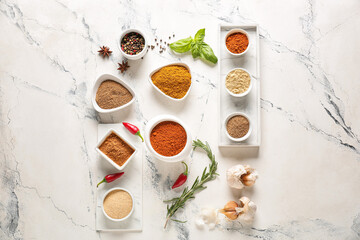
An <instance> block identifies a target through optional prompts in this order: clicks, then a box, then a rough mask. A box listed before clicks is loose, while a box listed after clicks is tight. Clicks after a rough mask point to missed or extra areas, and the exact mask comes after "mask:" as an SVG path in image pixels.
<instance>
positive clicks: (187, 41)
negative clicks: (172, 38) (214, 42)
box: [170, 28, 218, 63]
mask: <svg viewBox="0 0 360 240" xmlns="http://www.w3.org/2000/svg"><path fill="white" fill-rule="evenodd" d="M204 37H205V28H203V29H200V30H199V31H197V33H196V34H195V37H194V38H192V37H188V38H184V39H181V40H179V41H176V42H173V43H171V44H170V48H171V50H173V51H174V52H178V53H185V52H188V51H191V54H192V56H193V58H197V57H200V58H202V59H204V60H207V61H209V62H212V63H217V61H218V59H217V57H216V56H215V54H214V52H213V50H212V49H211V47H210V46H209V45H208V44H206V43H205V42H204Z"/></svg>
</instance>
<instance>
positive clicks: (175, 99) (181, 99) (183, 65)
mask: <svg viewBox="0 0 360 240" xmlns="http://www.w3.org/2000/svg"><path fill="white" fill-rule="evenodd" d="M172 65H175V66H182V67H185V68H186V69H187V70H189V73H190V76H191V78H190V80H191V83H190V87H189V89H188V91H187V93H186V94H185V96H184V97H182V98H173V97H170V96H168V95H166V94H165V93H163V92H162V91H161V90H160V89H159V88H158V87H157V86H155V84H154V83H153V81H152V80H151V77H152V75H154V73H156V72H157V71H159V70H160V69H161V68H163V67H167V66H172ZM149 82H150V84H151V85H152V86H153V87H154V88H155V89H156V90H157V91H158V92H160V93H161V94H162V95H163V96H165V97H167V98H169V99H171V100H173V101H175V102H181V101H183V100H184V99H185V98H186V97H187V96H188V95H189V92H190V90H191V86H192V74H191V71H190V68H189V66H188V65H187V64H185V63H180V62H178V63H170V64H166V65H164V66H161V67H158V68H157V69H155V70H154V71H152V72H151V73H150V74H149Z"/></svg>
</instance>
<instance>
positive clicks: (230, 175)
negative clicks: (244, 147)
mask: <svg viewBox="0 0 360 240" xmlns="http://www.w3.org/2000/svg"><path fill="white" fill-rule="evenodd" d="M226 177H227V182H228V185H229V186H230V187H232V188H236V189H242V188H244V186H248V187H249V186H252V185H254V183H255V181H256V179H257V178H258V173H257V172H256V171H255V169H253V168H251V167H250V166H249V165H246V166H243V165H241V164H238V165H235V166H233V167H231V168H229V169H228V170H227V172H226Z"/></svg>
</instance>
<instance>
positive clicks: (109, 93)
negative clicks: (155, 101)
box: [92, 74, 135, 113]
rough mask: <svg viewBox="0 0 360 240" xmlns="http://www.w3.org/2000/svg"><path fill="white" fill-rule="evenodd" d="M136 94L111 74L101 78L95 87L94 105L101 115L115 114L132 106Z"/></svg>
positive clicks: (103, 75)
mask: <svg viewBox="0 0 360 240" xmlns="http://www.w3.org/2000/svg"><path fill="white" fill-rule="evenodd" d="M134 101H135V92H134V90H132V88H131V87H130V86H129V85H128V84H127V83H126V82H124V81H122V80H121V79H119V78H117V77H115V76H114V75H111V74H102V75H101V76H99V77H98V78H97V79H96V81H95V84H94V87H93V96H92V103H93V106H94V108H95V110H96V111H98V112H100V113H113V112H117V111H120V110H122V109H124V108H126V107H128V106H130V105H131V104H132V103H133V102H134Z"/></svg>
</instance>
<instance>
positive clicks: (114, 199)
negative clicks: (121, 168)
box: [103, 190, 133, 219]
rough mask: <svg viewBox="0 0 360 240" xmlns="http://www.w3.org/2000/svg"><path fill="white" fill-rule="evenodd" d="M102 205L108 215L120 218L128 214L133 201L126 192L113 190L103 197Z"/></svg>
mask: <svg viewBox="0 0 360 240" xmlns="http://www.w3.org/2000/svg"><path fill="white" fill-rule="evenodd" d="M103 205H104V210H105V212H106V214H107V215H108V216H109V217H111V218H114V219H121V218H124V217H126V216H127V215H129V213H130V212H131V209H132V207H133V201H132V198H131V196H130V194H129V193H128V192H125V191H123V190H114V191H112V192H110V193H109V194H108V195H107V196H106V197H105V199H104V202H103Z"/></svg>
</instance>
